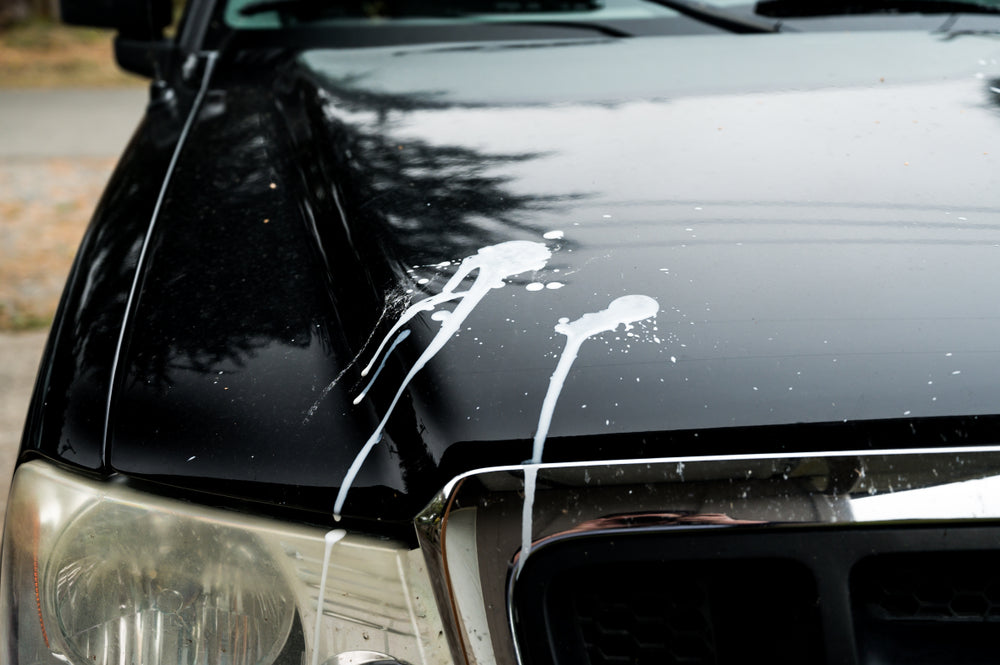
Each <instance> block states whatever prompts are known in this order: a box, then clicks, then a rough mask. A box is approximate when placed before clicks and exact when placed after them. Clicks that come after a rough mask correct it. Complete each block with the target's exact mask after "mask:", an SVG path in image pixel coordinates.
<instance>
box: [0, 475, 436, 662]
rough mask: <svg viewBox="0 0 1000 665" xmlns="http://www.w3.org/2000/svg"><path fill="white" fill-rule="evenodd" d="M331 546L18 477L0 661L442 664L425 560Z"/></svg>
mask: <svg viewBox="0 0 1000 665" xmlns="http://www.w3.org/2000/svg"><path fill="white" fill-rule="evenodd" d="M326 535H327V534H325V533H324V532H323V531H322V530H318V529H310V528H304V527H298V526H296V525H289V524H284V523H281V522H275V521H273V520H266V519H260V518H254V517H250V516H245V515H240V514H235V513H230V512H227V511H222V510H212V509H207V508H203V507H199V506H195V505H192V504H187V503H184V502H180V501H174V500H169V499H163V498H160V497H156V496H153V495H149V494H146V493H143V492H139V491H136V490H133V489H130V488H127V487H124V486H120V485H114V484H109V483H103V482H97V481H90V480H86V479H83V478H80V477H77V476H76V475H74V474H69V473H66V472H64V471H60V470H57V469H55V468H53V467H52V466H50V465H48V464H45V463H43V462H31V463H28V464H25V465H22V466H21V467H20V468H19V469H18V472H17V474H16V475H15V479H14V484H13V486H12V490H11V496H10V500H9V506H8V513H7V521H6V525H5V533H4V545H3V566H2V578H0V616H2V621H3V624H2V629H0V661H2V662H3V663H5V664H7V663H9V664H11V665H51V664H54V663H70V664H72V665H319V664H321V663H326V662H328V661H329V662H337V661H338V660H343V659H344V657H345V656H347V655H349V654H354V653H359V652H376V653H379V654H390V655H391V656H392V657H394V658H397V659H399V660H403V661H407V662H410V663H425V664H430V663H450V662H451V661H450V658H449V656H448V652H447V646H446V644H445V643H444V641H443V638H442V637H440V635H441V634H442V628H441V621H440V619H439V617H438V614H437V610H436V607H435V605H434V602H433V595H432V592H431V590H430V583H429V582H428V580H427V575H426V573H425V570H424V564H423V559H422V557H421V555H420V553H419V552H418V551H417V552H411V551H410V550H409V549H408V548H406V547H405V546H403V545H402V544H399V543H394V542H389V541H385V540H379V539H374V538H368V537H363V536H356V535H353V534H352V535H347V536H346V537H344V538H337V537H333V538H325V536H326ZM338 535H339V534H338ZM324 555H326V556H324ZM324 561H326V562H327V565H326V567H325V569H324ZM323 582H325V584H323ZM321 599H322V600H321ZM321 602H322V607H320V603H321ZM318 610H319V611H318Z"/></svg>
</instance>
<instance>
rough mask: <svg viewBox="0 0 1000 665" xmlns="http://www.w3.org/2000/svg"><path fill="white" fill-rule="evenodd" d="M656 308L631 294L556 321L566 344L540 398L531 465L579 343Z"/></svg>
mask: <svg viewBox="0 0 1000 665" xmlns="http://www.w3.org/2000/svg"><path fill="white" fill-rule="evenodd" d="M659 311H660V305H659V303H657V302H656V300H654V299H653V298H650V297H649V296H641V295H630V296H622V297H621V298H616V299H615V300H612V301H611V303H610V304H609V305H608V308H607V309H602V310H601V311H599V312H590V313H588V314H584V315H583V316H581V317H580V318H579V319H577V320H576V321H565V320H564V319H560V320H559V323H558V324H557V325H556V327H555V330H556V332H557V333H560V334H562V335H565V336H566V347H565V348H564V349H563V352H562V355H561V356H560V358H559V363H558V364H557V365H556V369H555V371H554V372H553V373H552V376H551V377H550V378H549V389H548V392H546V393H545V399H544V400H543V401H542V412H541V414H540V416H539V418H538V429H537V430H536V432H535V440H534V445H533V447H532V455H531V462H532V464H539V463H540V462H541V461H542V449H543V447H544V445H545V437H546V436H547V435H548V432H549V426H550V425H551V423H552V413H553V411H554V410H555V406H556V401H558V399H559V393H560V392H561V391H562V388H563V383H564V382H565V381H566V376H567V375H568V374H569V370H570V368H571V367H572V366H573V361H575V360H576V356H577V353H579V351H580V346H582V345H583V343H584V342H585V341H586V340H587V338H589V337H592V336H593V335H597V334H598V333H602V332H610V331H612V330H614V329H616V328H617V327H618V326H620V325H622V324H624V325H629V324H631V323H635V322H637V321H642V320H643V319H649V318H652V317H654V316H656V313H657V312H659Z"/></svg>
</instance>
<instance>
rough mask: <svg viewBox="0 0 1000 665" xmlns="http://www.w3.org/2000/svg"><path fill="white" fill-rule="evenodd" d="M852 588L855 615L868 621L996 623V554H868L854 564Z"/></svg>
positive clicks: (999, 566)
mask: <svg viewBox="0 0 1000 665" xmlns="http://www.w3.org/2000/svg"><path fill="white" fill-rule="evenodd" d="M852 589H853V595H854V598H855V601H856V603H857V604H859V605H860V607H859V608H858V609H859V610H860V611H859V612H858V614H860V615H861V616H863V617H865V618H867V619H868V620H870V621H931V620H933V621H946V622H983V621H987V622H1000V555H998V554H997V553H992V552H926V553H916V554H896V555H888V556H878V557H871V558H869V559H866V560H864V561H861V562H860V563H859V564H858V565H857V566H856V568H855V571H854V575H853V579H852Z"/></svg>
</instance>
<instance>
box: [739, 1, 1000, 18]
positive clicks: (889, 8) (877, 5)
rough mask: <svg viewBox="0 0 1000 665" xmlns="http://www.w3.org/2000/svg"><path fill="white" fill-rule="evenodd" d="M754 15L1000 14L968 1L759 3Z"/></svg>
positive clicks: (990, 6)
mask: <svg viewBox="0 0 1000 665" xmlns="http://www.w3.org/2000/svg"><path fill="white" fill-rule="evenodd" d="M754 13H757V14H760V15H761V16H772V17H775V18H779V17H780V18H786V17H797V18H804V17H809V16H843V15H850V14H879V13H893V14H1000V6H998V5H996V4H989V3H987V2H976V1H975V0H969V1H967V2H963V1H962V0H760V1H759V2H758V3H757V5H756V6H755V7H754Z"/></svg>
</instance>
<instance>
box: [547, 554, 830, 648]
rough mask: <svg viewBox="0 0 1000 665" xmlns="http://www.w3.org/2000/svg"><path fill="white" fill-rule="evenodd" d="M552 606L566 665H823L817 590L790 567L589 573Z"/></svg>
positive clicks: (755, 563) (559, 583)
mask: <svg viewBox="0 0 1000 665" xmlns="http://www.w3.org/2000/svg"><path fill="white" fill-rule="evenodd" d="M544 603H545V615H546V623H547V625H548V626H549V633H550V635H551V636H552V637H553V638H554V639H553V641H552V643H553V657H554V658H553V659H554V661H555V662H556V663H557V664H558V665H570V664H571V663H572V664H574V665H578V664H581V663H586V664H589V665H631V664H636V665H644V664H646V663H649V664H652V663H656V664H666V665H670V664H674V663H677V664H684V665H703V664H704V665H709V664H711V665H727V664H729V663H746V662H752V661H756V662H767V663H777V664H781V663H801V662H810V663H821V662H823V660H824V651H823V648H822V639H821V636H820V632H821V631H820V617H819V611H818V596H817V592H816V584H815V582H814V581H813V579H812V575H811V574H810V573H809V571H808V570H807V569H806V568H805V567H804V566H802V565H800V564H799V563H797V562H795V561H791V560H783V559H771V560H739V561H737V560H721V561H708V562H706V561H684V560H679V561H669V562H668V561H660V562H642V563H635V564H632V565H630V566H622V565H620V564H605V565H592V566H583V567H581V568H576V569H570V570H566V571H564V572H563V573H562V574H559V575H558V576H557V578H556V579H555V580H553V583H552V585H551V588H550V589H549V591H548V592H547V593H546V594H545V600H544ZM803 659H805V660H803Z"/></svg>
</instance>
